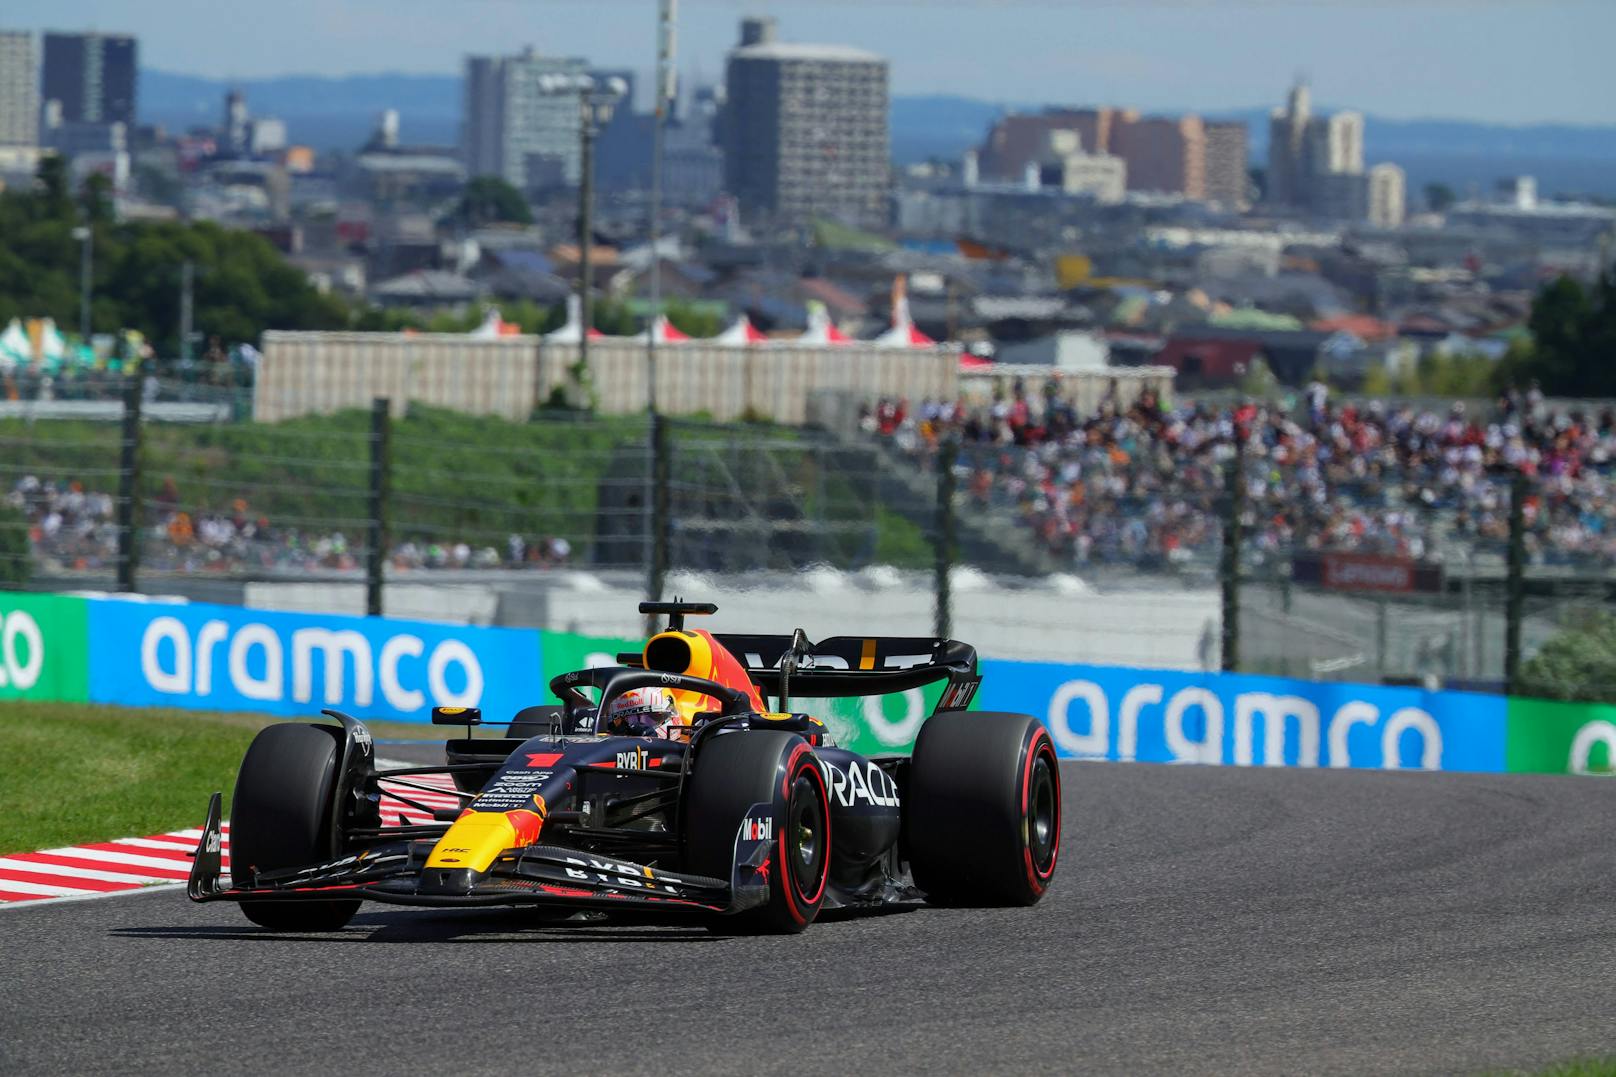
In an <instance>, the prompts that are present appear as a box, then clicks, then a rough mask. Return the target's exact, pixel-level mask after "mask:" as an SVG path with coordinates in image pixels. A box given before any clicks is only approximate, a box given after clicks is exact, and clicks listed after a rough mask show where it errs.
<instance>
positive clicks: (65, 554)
mask: <svg viewBox="0 0 1616 1077" xmlns="http://www.w3.org/2000/svg"><path fill="white" fill-rule="evenodd" d="M4 500H5V503H6V504H7V505H8V506H9V507H11V508H12V509H14V510H16V511H18V512H20V513H21V514H22V515H23V518H24V521H25V523H26V526H27V528H28V536H29V541H30V547H31V550H32V552H33V555H34V558H35V560H36V561H37V562H39V563H42V564H45V565H49V566H51V567H52V568H53V569H55V570H58V571H74V572H84V571H88V572H98V571H108V570H111V569H112V568H113V567H114V566H116V564H117V557H118V529H117V519H116V509H115V500H114V498H113V496H112V495H111V494H108V493H105V492H100V491H92V490H86V489H85V488H84V485H83V483H82V482H79V481H77V480H64V481H59V482H52V481H49V480H47V479H42V478H40V477H39V476H37V475H33V474H24V475H22V476H21V477H19V478H18V479H16V481H15V482H14V483H13V484H12V486H11V489H10V490H8V491H7V492H6V495H5V499H4ZM142 525H143V526H142V539H141V549H140V559H141V564H142V567H143V568H146V569H153V570H157V571H173V572H220V573H226V574H241V573H246V574H252V573H259V572H262V573H266V574H294V575H295V574H297V573H301V572H314V571H331V570H336V571H357V570H359V569H362V568H363V567H364V563H365V556H366V555H365V546H364V535H363V533H361V536H360V538H359V540H358V541H353V540H351V539H350V538H349V536H348V534H347V533H346V532H345V531H343V530H342V529H340V528H324V527H318V526H301V527H300V526H291V525H276V524H274V523H272V522H271V521H270V519H269V518H268V517H266V516H264V515H261V514H257V513H255V512H253V510H252V509H251V507H250V505H249V503H248V501H247V500H246V499H245V498H235V499H233V500H232V501H231V503H230V504H229V505H228V506H226V507H224V508H222V509H219V510H208V509H202V508H197V507H195V506H192V505H189V504H188V503H187V502H186V501H185V499H184V498H183V497H182V496H181V491H180V489H179V487H178V485H177V484H176V483H175V481H174V480H173V479H165V480H164V481H163V483H162V485H161V487H160V488H159V490H158V491H157V493H156V496H155V497H154V498H152V499H150V500H148V501H147V502H146V503H145V505H144V507H143V520H142ZM571 557H572V544H571V543H570V542H568V541H567V539H565V538H562V537H560V536H544V537H540V538H535V539H528V538H524V537H523V536H521V535H516V534H512V535H509V536H507V537H506V538H505V539H504V540H503V541H502V542H501V543H500V544H499V545H498V546H495V545H491V544H488V543H487V542H486V541H484V542H482V543H473V542H467V541H465V540H464V539H456V540H452V541H443V542H438V541H433V540H431V539H426V538H408V539H405V540H404V541H402V542H398V543H395V544H394V546H393V548H392V552H391V554H390V563H391V565H392V567H393V568H394V569H395V570H398V571H409V570H414V569H450V568H453V569H467V568H551V567H555V566H558V565H563V564H566V563H568V561H569V560H570V559H571Z"/></svg>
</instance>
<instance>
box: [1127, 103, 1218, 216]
mask: <svg viewBox="0 0 1616 1077" xmlns="http://www.w3.org/2000/svg"><path fill="white" fill-rule="evenodd" d="M1109 151H1110V152H1111V153H1112V154H1115V155H1116V156H1118V157H1120V158H1122V160H1123V161H1124V163H1126V164H1127V166H1128V190H1130V191H1146V192H1152V193H1158V194H1182V195H1183V196H1184V197H1185V198H1193V199H1197V200H1202V199H1205V198H1206V126H1205V124H1203V123H1202V122H1201V118H1200V117H1199V116H1179V117H1176V118H1175V117H1167V116H1146V117H1144V118H1142V119H1141V118H1138V117H1135V116H1132V115H1130V114H1123V115H1122V116H1119V117H1118V118H1117V120H1116V122H1114V124H1113V127H1112V130H1111V145H1110V146H1109Z"/></svg>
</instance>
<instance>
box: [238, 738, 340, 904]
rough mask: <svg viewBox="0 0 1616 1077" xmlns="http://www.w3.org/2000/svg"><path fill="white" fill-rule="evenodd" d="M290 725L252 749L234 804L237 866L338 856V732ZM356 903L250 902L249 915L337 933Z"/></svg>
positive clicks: (261, 867)
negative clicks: (334, 822)
mask: <svg viewBox="0 0 1616 1077" xmlns="http://www.w3.org/2000/svg"><path fill="white" fill-rule="evenodd" d="M339 732H340V731H339V730H334V729H332V728H330V727H329V726H317V725H299V724H296V723H290V722H289V723H286V724H284V725H272V726H269V727H267V728H265V729H263V730H261V731H260V732H259V734H258V736H256V737H254V738H253V742H252V744H251V746H249V747H248V749H247V755H246V758H244V759H242V761H241V771H240V773H239V774H238V775H237V776H236V792H235V796H234V798H233V799H232V800H231V804H230V863H231V865H232V866H239V867H241V868H247V867H249V866H250V867H251V868H253V869H254V870H256V871H274V870H277V869H280V868H295V867H302V866H304V865H306V864H318V863H320V862H321V861H323V860H330V859H331V858H333V857H334V856H335V855H336V850H335V849H334V848H333V847H332V841H331V810H332V798H333V786H334V784H335V782H336V780H337V751H338V749H339V748H340V746H341V741H340V740H339V739H338V737H337V736H336V735H334V734H337V733H339ZM358 909H359V902H357V901H243V902H242V903H241V911H242V912H243V913H244V914H245V915H246V917H247V919H249V920H251V921H252V922H253V923H255V924H257V925H259V926H260V927H267V928H269V929H270V930H271V931H335V930H337V929H338V928H340V927H342V926H343V925H344V924H346V923H347V922H348V921H349V920H351V919H352V918H353V915H354V913H355V912H356V911H358Z"/></svg>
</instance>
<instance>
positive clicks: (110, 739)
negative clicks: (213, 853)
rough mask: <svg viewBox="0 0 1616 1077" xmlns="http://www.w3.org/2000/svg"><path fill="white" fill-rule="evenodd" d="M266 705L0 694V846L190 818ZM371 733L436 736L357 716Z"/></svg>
mask: <svg viewBox="0 0 1616 1077" xmlns="http://www.w3.org/2000/svg"><path fill="white" fill-rule="evenodd" d="M283 720H284V719H277V718H271V717H268V716H266V715H252V714H215V713H210V712H204V711H188V710H173V709H159V708H127V707H114V706H98V705H94V704H81V703H26V702H8V703H0V760H4V764H3V771H0V772H3V775H4V780H3V781H0V855H5V854H7V853H21V852H32V851H34V850H37V849H47V848H54V847H56V846H61V845H75V844H81V843H83V842H90V841H108V840H111V839H113V838H126V837H142V836H144V835H147V834H160V833H163V832H165V831H169V830H181V829H184V828H186V827H194V826H200V825H201V824H202V821H203V818H204V816H205V815H206V814H207V807H208V797H209V796H210V795H212V794H213V793H215V792H223V793H224V795H225V815H226V817H227V818H228V816H229V811H230V794H231V790H232V789H233V788H234V786H235V783H236V769H237V768H238V767H239V766H240V765H241V759H242V756H243V755H245V754H246V752H247V745H248V744H250V743H251V742H252V738H253V736H254V734H256V733H257V732H258V730H259V729H261V728H263V727H264V726H266V725H270V724H272V723H274V722H277V721H283ZM366 725H367V726H369V727H370V729H371V730H372V732H374V733H375V734H376V735H377V736H378V737H386V738H398V737H409V738H412V739H415V738H419V739H436V740H442V739H443V738H444V733H443V732H442V731H441V730H437V729H434V728H433V727H432V726H426V725H413V726H412V725H401V724H398V723H391V722H367V723H366Z"/></svg>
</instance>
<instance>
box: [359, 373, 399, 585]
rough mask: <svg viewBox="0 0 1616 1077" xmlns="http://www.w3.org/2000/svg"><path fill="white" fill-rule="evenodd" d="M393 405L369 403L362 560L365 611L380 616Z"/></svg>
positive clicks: (378, 399)
mask: <svg viewBox="0 0 1616 1077" xmlns="http://www.w3.org/2000/svg"><path fill="white" fill-rule="evenodd" d="M391 407H392V402H391V401H390V400H389V399H388V398H387V397H385V396H378V397H376V398H375V399H373V400H372V401H371V402H370V540H369V543H368V545H369V550H368V552H367V555H366V558H365V612H366V613H367V614H369V615H370V616H372V617H380V616H381V615H382V582H383V572H384V569H385V567H386V565H387V495H388V488H389V486H390V485H391V479H392V440H393V422H392V412H391Z"/></svg>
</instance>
